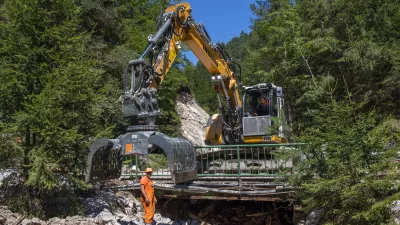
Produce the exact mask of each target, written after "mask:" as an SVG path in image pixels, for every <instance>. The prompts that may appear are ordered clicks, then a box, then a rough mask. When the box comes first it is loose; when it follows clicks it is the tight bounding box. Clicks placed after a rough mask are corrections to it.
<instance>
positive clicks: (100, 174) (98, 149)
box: [85, 138, 123, 182]
mask: <svg viewBox="0 0 400 225" xmlns="http://www.w3.org/2000/svg"><path fill="white" fill-rule="evenodd" d="M122 159H123V154H122V153H121V146H120V145H119V140H118V139H106V138H102V139H99V140H97V141H95V142H93V144H92V145H91V146H90V149H89V155H88V158H87V164H86V174H85V175H86V176H85V180H86V182H90V181H100V180H109V179H116V178H119V177H120V175H121V169H122Z"/></svg>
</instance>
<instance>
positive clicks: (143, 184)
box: [140, 168, 157, 225]
mask: <svg viewBox="0 0 400 225" xmlns="http://www.w3.org/2000/svg"><path fill="white" fill-rule="evenodd" d="M145 172H146V176H144V177H142V179H140V191H141V193H142V199H141V201H142V205H143V209H144V223H145V224H146V225H150V224H152V223H153V217H154V214H155V212H156V204H157V199H156V196H155V195H154V182H153V181H152V180H151V174H152V173H153V169H152V168H146V171H145Z"/></svg>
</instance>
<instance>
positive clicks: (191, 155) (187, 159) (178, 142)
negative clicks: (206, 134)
mask: <svg viewBox="0 0 400 225" xmlns="http://www.w3.org/2000/svg"><path fill="white" fill-rule="evenodd" d="M149 143H151V144H154V145H156V146H157V147H159V148H161V149H163V150H164V152H165V153H167V158H168V167H169V170H170V172H171V179H172V182H173V183H174V184H178V183H183V182H187V181H192V180H195V179H196V178H197V171H196V151H195V149H194V147H193V145H192V144H191V143H190V142H189V141H188V140H186V139H183V138H170V137H168V136H166V135H164V134H162V133H156V134H155V135H152V136H150V138H149Z"/></svg>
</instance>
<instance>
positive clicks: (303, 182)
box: [294, 101, 400, 224]
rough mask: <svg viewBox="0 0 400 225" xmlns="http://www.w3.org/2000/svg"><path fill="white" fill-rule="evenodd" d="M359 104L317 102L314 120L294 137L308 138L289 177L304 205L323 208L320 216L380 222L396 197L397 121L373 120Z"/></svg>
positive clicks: (386, 217) (336, 220)
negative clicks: (300, 159) (299, 162)
mask: <svg viewBox="0 0 400 225" xmlns="http://www.w3.org/2000/svg"><path fill="white" fill-rule="evenodd" d="M364 106H365V104H357V103H353V102H346V101H342V102H336V101H332V102H330V103H326V104H322V105H321V110H320V111H318V112H317V113H315V114H314V124H313V126H310V127H308V128H306V129H305V131H304V132H303V133H302V134H301V135H300V137H299V139H298V140H299V141H300V142H304V143H308V144H309V145H307V146H306V147H304V149H303V151H304V154H305V156H306V158H307V160H305V161H304V164H303V165H302V166H301V167H299V168H298V169H299V174H298V176H297V177H296V179H294V182H295V183H296V184H297V185H299V186H301V187H302V189H301V191H300V192H299V197H300V198H301V199H303V202H304V204H305V206H306V207H307V209H308V210H311V209H314V208H324V209H326V213H325V222H326V223H327V224H328V223H333V224H380V223H387V222H388V221H389V220H390V215H391V214H390V211H389V208H388V204H390V203H391V202H392V201H393V200H394V199H396V198H397V197H398V192H399V188H400V187H399V185H398V184H397V182H395V180H396V179H398V174H397V172H396V171H397V170H398V165H397V164H395V163H393V159H394V157H395V155H396V154H397V152H398V151H399V150H400V148H399V146H398V145H397V144H396V143H398V142H399V140H400V124H399V122H398V121H397V120H393V119H388V120H386V121H384V122H383V123H378V121H377V115H376V111H374V110H372V111H369V112H362V111H361V110H362V109H363V107H364Z"/></svg>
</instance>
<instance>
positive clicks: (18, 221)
mask: <svg viewBox="0 0 400 225" xmlns="http://www.w3.org/2000/svg"><path fill="white" fill-rule="evenodd" d="M24 219H25V216H22V217H21V218H19V219H18V220H17V222H16V223H15V224H14V225H19V224H20V223H21V222H22V221H23V220H24Z"/></svg>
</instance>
